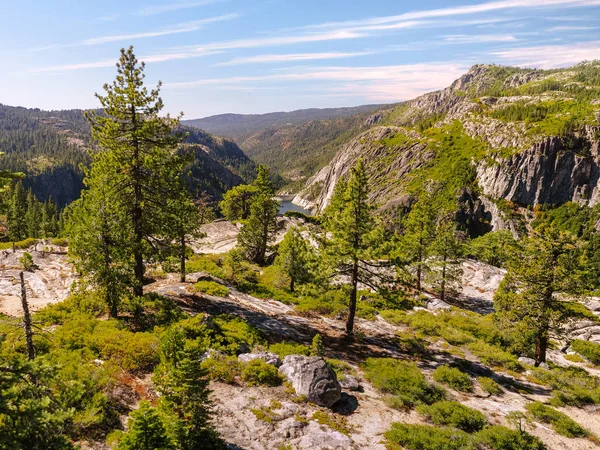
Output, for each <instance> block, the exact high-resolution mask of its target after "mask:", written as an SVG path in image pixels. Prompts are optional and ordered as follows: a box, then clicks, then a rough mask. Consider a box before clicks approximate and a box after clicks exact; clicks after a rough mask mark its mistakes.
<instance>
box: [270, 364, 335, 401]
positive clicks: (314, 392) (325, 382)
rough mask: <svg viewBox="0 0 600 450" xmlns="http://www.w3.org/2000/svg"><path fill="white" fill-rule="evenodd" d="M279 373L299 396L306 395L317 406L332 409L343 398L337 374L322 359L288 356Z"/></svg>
mask: <svg viewBox="0 0 600 450" xmlns="http://www.w3.org/2000/svg"><path fill="white" fill-rule="evenodd" d="M279 372H280V373H281V374H282V375H283V376H285V377H286V378H287V380H288V381H289V382H290V383H292V386H293V387H294V389H295V390H296V393H297V394H298V395H305V396H306V399H307V400H308V401H310V402H313V403H314V404H316V405H319V406H325V407H327V408H330V407H331V406H333V405H334V404H335V403H336V402H337V401H338V400H339V399H340V397H341V394H342V390H341V387H340V384H339V383H338V381H337V377H336V375H335V372H334V371H333V369H332V368H331V367H330V366H329V365H328V364H327V362H325V360H324V359H323V358H321V357H316V356H314V357H310V356H300V355H289V356H286V357H285V358H284V359H283V364H282V366H281V367H280V368H279Z"/></svg>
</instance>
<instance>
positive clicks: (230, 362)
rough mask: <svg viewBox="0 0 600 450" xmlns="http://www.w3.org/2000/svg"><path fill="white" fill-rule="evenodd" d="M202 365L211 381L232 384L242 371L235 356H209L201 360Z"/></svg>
mask: <svg viewBox="0 0 600 450" xmlns="http://www.w3.org/2000/svg"><path fill="white" fill-rule="evenodd" d="M202 367H203V368H204V369H205V370H206V372H207V374H208V377H209V378H210V379H211V380H213V381H220V382H222V383H227V384H234V383H235V379H236V377H238V376H240V375H241V373H242V366H241V364H240V362H239V361H238V359H237V357H236V356H225V357H218V356H211V357H209V358H206V359H205V360H204V361H202Z"/></svg>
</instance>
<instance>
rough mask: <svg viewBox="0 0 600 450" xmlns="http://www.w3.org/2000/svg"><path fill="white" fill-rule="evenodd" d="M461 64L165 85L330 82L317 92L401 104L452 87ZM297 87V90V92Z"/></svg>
mask: <svg viewBox="0 0 600 450" xmlns="http://www.w3.org/2000/svg"><path fill="white" fill-rule="evenodd" d="M466 69H467V67H465V66H462V65H460V64H445V63H429V64H410V65H398V66H377V67H324V68H314V67H307V68H297V69H295V71H291V70H290V71H286V72H283V73H272V74H267V75H258V76H237V77H225V78H204V79H199V80H194V81H189V82H182V83H165V88H168V89H190V88H195V87H199V86H238V88H242V87H246V88H247V89H252V88H254V87H255V86H256V85H257V84H259V85H260V84H261V83H270V84H269V86H272V87H274V88H279V86H274V85H273V84H272V83H273V82H283V83H285V82H298V81H301V82H326V83H332V84H333V85H332V86H319V87H318V88H317V89H319V90H321V91H323V93H324V95H329V96H348V97H349V96H352V97H362V98H364V99H365V100H368V101H398V100H403V99H410V98H414V97H416V96H418V95H421V94H423V93H425V92H429V91H431V90H436V89H441V88H444V87H446V86H448V85H449V84H450V83H452V81H454V80H455V79H456V78H458V77H459V76H460V75H461V74H463V73H464V72H465V70H466ZM296 88H297V86H296V85H295V86H294V88H291V89H296Z"/></svg>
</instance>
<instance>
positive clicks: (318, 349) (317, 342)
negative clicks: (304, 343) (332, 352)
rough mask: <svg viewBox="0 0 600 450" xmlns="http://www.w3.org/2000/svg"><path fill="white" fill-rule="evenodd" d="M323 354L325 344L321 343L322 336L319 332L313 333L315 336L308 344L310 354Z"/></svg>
mask: <svg viewBox="0 0 600 450" xmlns="http://www.w3.org/2000/svg"><path fill="white" fill-rule="evenodd" d="M323 355H325V345H324V344H323V338H322V337H321V335H320V334H315V337H313V340H312V344H311V346H310V356H323Z"/></svg>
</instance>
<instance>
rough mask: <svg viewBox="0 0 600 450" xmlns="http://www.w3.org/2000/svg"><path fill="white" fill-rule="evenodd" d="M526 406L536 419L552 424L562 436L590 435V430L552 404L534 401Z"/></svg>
mask: <svg viewBox="0 0 600 450" xmlns="http://www.w3.org/2000/svg"><path fill="white" fill-rule="evenodd" d="M526 408H527V411H529V413H530V414H531V416H532V417H533V418H534V419H535V420H537V421H539V422H542V423H546V424H549V425H552V428H553V429H554V431H556V432H557V433H558V434H560V435H561V436H566V437H569V438H575V437H587V436H589V435H590V432H589V431H588V430H586V429H585V428H583V427H582V426H581V425H579V424H578V423H577V422H575V421H574V420H573V419H571V418H570V417H569V416H567V415H566V414H564V413H561V412H560V411H557V410H556V409H554V408H552V407H551V406H547V405H544V404H543V403H541V402H533V403H529V404H528V405H527V406H526Z"/></svg>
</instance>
